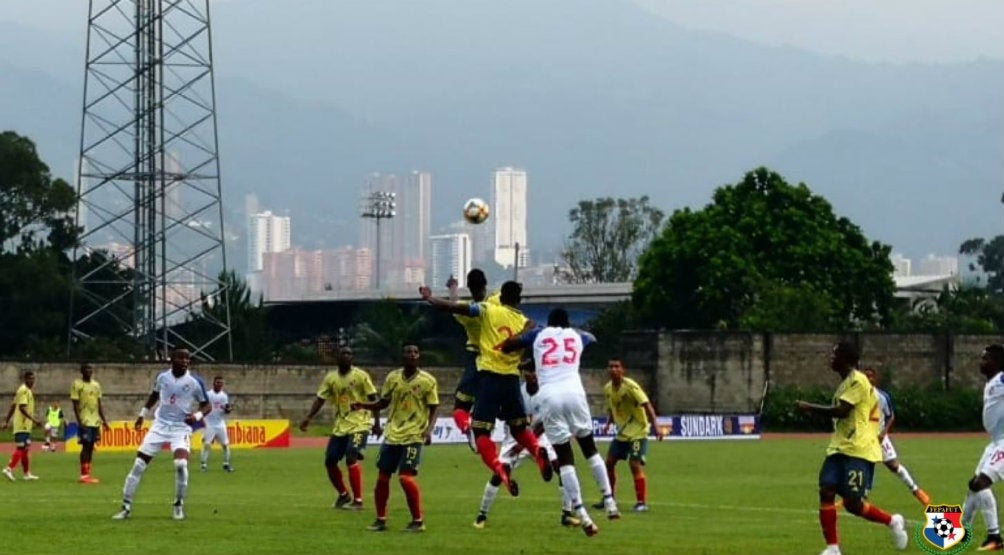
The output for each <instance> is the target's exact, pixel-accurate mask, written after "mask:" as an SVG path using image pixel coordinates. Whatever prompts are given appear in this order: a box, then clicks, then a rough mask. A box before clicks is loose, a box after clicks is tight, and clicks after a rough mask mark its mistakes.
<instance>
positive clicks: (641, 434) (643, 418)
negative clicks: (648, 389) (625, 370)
mask: <svg viewBox="0 0 1004 555" xmlns="http://www.w3.org/2000/svg"><path fill="white" fill-rule="evenodd" d="M603 395H604V396H605V397H606V399H607V408H608V409H609V410H610V414H612V415H613V417H614V424H616V425H617V439H619V440H621V441H634V440H636V439H645V438H647V437H648V431H649V429H650V427H651V424H652V423H651V422H649V421H648V412H647V411H646V410H645V406H644V405H645V403H648V402H649V400H648V395H646V394H645V390H644V389H642V387H641V386H640V385H638V382H636V381H634V380H632V379H631V378H624V379H623V381H622V382H621V386H620V387H617V388H615V387H614V382H612V381H610V382H607V384H606V385H604V386H603Z"/></svg>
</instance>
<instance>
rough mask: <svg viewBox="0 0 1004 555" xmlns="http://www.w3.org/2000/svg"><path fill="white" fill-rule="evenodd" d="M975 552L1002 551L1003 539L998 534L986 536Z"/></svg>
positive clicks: (1003, 546) (1003, 548)
mask: <svg viewBox="0 0 1004 555" xmlns="http://www.w3.org/2000/svg"><path fill="white" fill-rule="evenodd" d="M976 551H1004V539H1002V538H1001V535H1000V534H988V535H987V539H986V541H984V542H983V543H982V544H981V545H980V546H979V547H977V548H976Z"/></svg>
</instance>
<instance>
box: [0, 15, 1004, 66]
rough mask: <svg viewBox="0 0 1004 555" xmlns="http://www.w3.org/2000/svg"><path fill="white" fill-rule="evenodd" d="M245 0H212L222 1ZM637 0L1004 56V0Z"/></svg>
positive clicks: (916, 49) (753, 35) (790, 32)
mask: <svg viewBox="0 0 1004 555" xmlns="http://www.w3.org/2000/svg"><path fill="white" fill-rule="evenodd" d="M239 1H241V0H212V2H213V3H214V4H216V3H220V2H239ZM275 1H276V2H279V1H281V2H284V3H286V4H288V5H289V6H290V7H291V9H293V7H295V5H296V0H275ZM331 1H333V2H334V1H348V0H331ZM352 1H356V0H352ZM367 1H371V2H379V1H380V0H367ZM456 1H457V5H458V7H462V6H463V5H464V1H463V0H456ZM593 1H597V0H583V3H582V5H583V9H588V8H587V7H588V5H589V2H593ZM632 1H634V2H636V3H637V4H640V5H642V6H645V7H646V8H648V9H650V10H651V11H653V12H655V13H658V14H659V15H661V16H663V17H665V18H667V19H669V20H672V21H673V22H675V23H678V24H680V25H683V26H685V27H690V28H695V29H707V30H713V31H718V32H722V33H725V34H729V35H734V36H737V37H741V38H745V39H748V40H752V41H755V42H758V43H763V44H771V45H785V44H788V45H792V46H795V47H797V48H802V49H806V50H811V51H814V52H820V53H825V54H835V55H843V56H848V57H851V58H856V59H862V60H869V61H890V62H906V61H926V62H946V61H951V62H956V61H962V60H971V59H974V58H978V57H980V56H985V57H991V58H997V59H1004V34H1002V32H1001V30H1002V29H1004V0H632ZM87 4H88V2H87V1H86V0H0V20H8V21H17V22H21V23H26V24H29V25H32V26H35V27H41V28H48V29H54V30H59V31H63V32H72V33H79V34H83V31H84V25H85V24H86V18H87Z"/></svg>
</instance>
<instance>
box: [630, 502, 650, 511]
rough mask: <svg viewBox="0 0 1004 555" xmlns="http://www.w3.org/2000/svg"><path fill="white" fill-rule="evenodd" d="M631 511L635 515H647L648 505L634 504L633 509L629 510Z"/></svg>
mask: <svg viewBox="0 0 1004 555" xmlns="http://www.w3.org/2000/svg"><path fill="white" fill-rule="evenodd" d="M631 510H632V511H634V512H636V513H647V512H648V504H647V503H635V504H634V508H633V509H631Z"/></svg>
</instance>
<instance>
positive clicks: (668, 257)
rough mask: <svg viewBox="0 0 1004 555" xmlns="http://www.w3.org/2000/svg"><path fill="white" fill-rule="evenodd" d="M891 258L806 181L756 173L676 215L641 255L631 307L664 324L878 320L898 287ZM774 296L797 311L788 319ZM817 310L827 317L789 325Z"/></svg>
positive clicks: (850, 324) (884, 317) (852, 324)
mask: <svg viewBox="0 0 1004 555" xmlns="http://www.w3.org/2000/svg"><path fill="white" fill-rule="evenodd" d="M889 253H890V247H889V246H887V245H883V244H880V243H877V242H872V243H869V242H868V241H867V239H866V238H865V237H864V235H863V234H862V233H861V230H860V229H859V228H858V227H857V226H856V225H854V224H853V223H851V222H850V221H849V220H848V219H846V218H841V217H837V216H836V215H835V214H834V213H833V209H832V207H831V206H830V204H829V202H827V201H826V200H825V199H824V198H822V197H820V196H817V195H814V194H813V193H812V191H811V190H810V189H809V187H808V186H807V185H805V184H804V183H800V184H799V185H797V186H792V185H789V184H788V183H787V182H786V181H785V180H784V178H783V177H781V176H780V175H778V174H777V173H774V172H772V171H770V170H768V169H767V168H758V169H756V170H754V171H751V172H749V173H747V174H746V175H745V177H744V178H743V180H742V181H741V182H739V183H737V184H735V185H729V186H723V187H720V188H718V189H717V190H716V191H715V194H714V196H713V199H712V202H711V204H709V205H708V206H706V207H705V208H704V209H702V210H699V211H692V210H690V209H683V210H678V211H676V212H674V213H673V215H672V216H671V217H670V219H669V221H668V223H667V225H666V227H665V228H664V230H663V232H662V235H661V236H660V237H658V238H657V239H656V240H655V241H653V242H652V244H651V246H650V247H649V249H648V250H646V251H645V253H644V254H643V255H642V257H641V260H640V265H639V270H638V278H637V279H636V280H635V283H634V292H633V294H632V303H633V306H634V308H635V310H636V312H637V314H638V316H639V318H640V319H641V321H642V322H643V323H645V324H648V325H657V326H663V327H668V328H702V329H708V328H725V329H737V328H741V327H744V326H754V325H755V326H757V327H759V326H765V327H767V326H773V325H776V324H777V322H778V321H779V320H781V319H784V320H786V324H787V325H786V327H787V328H788V329H806V330H807V329H811V328H814V327H816V326H820V325H821V326H824V327H827V328H829V327H831V326H839V327H842V328H860V327H864V326H867V325H869V324H874V323H879V324H881V323H885V322H887V321H888V318H889V315H890V314H891V311H892V306H893V292H894V289H895V285H894V283H893V280H892V263H891V262H890V261H889ZM813 296H818V297H819V299H821V300H813V299H812V297H813ZM779 300H781V301H784V302H786V303H789V304H790V305H791V306H794V307H797V308H798V310H796V311H794V313H793V314H789V315H788V317H787V318H785V315H784V314H783V313H779V312H778V311H777V310H774V307H773V306H772V305H773V304H775V303H777V302H778V301H779ZM815 310H823V311H824V312H825V313H826V314H825V315H818V316H816V315H814V316H812V317H811V318H810V319H809V321H803V322H799V321H796V320H795V318H796V317H799V315H800V314H803V313H806V312H810V313H811V312H814V311H815ZM744 318H745V319H746V320H745V322H744ZM820 319H821V321H820Z"/></svg>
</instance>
